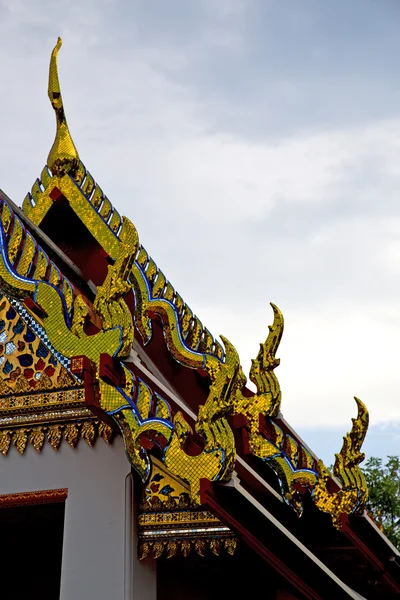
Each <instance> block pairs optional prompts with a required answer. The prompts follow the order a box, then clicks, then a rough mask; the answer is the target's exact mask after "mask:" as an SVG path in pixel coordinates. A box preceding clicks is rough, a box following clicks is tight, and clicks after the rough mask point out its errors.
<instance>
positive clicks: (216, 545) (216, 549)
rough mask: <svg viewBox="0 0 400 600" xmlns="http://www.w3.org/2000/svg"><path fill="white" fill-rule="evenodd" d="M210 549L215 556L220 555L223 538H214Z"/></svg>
mask: <svg viewBox="0 0 400 600" xmlns="http://www.w3.org/2000/svg"><path fill="white" fill-rule="evenodd" d="M210 550H211V552H212V553H213V554H215V556H219V555H220V552H221V540H218V539H217V538H214V539H212V540H211V542H210Z"/></svg>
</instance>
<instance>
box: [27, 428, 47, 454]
mask: <svg viewBox="0 0 400 600" xmlns="http://www.w3.org/2000/svg"><path fill="white" fill-rule="evenodd" d="M44 439H45V436H44V429H43V427H35V428H34V429H32V431H31V434H30V436H29V441H30V443H31V444H32V446H33V447H34V448H35V450H36V451H37V452H40V451H41V449H42V448H43V444H44Z"/></svg>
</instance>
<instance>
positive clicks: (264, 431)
mask: <svg viewBox="0 0 400 600" xmlns="http://www.w3.org/2000/svg"><path fill="white" fill-rule="evenodd" d="M60 47H61V40H60V39H59V40H58V42H57V45H56V47H55V48H54V50H53V52H52V55H51V61H50V72H49V98H50V101H51V104H52V106H53V108H54V110H55V113H56V126H57V127H56V137H55V141H54V144H53V146H52V149H51V151H50V153H49V157H48V160H47V165H46V166H45V167H44V169H43V170H42V173H41V174H40V177H39V178H38V179H37V180H36V182H35V183H34V185H33V187H32V189H31V191H30V192H29V193H28V194H27V196H26V198H25V199H24V201H23V203H22V211H21V210H20V209H18V208H17V207H16V206H15V205H14V204H13V203H12V202H11V200H10V199H8V198H7V196H6V195H5V194H4V193H1V194H0V210H1V220H0V242H1V246H2V252H1V256H0V288H1V290H2V291H3V296H2V299H1V300H0V304H1V302H2V304H1V306H0V340H1V335H3V334H2V330H1V327H2V323H3V321H4V327H3V329H6V330H7V331H12V332H13V333H12V335H11V337H10V339H9V338H8V337H7V338H4V341H3V342H1V344H3V345H5V346H4V348H5V350H4V351H5V354H6V355H7V353H8V355H7V356H8V358H6V356H4V360H3V361H2V362H1V364H0V376H1V386H0V387H1V390H0V396H1V397H0V404H1V410H0V451H2V452H3V454H7V452H8V450H9V447H10V444H11V441H14V440H17V441H14V443H15V445H16V446H17V447H18V445H19V448H18V449H19V450H20V451H21V450H22V453H23V451H24V449H25V447H26V444H27V441H28V435H29V436H30V440H31V443H33V444H34V445H35V444H36V445H35V447H36V449H37V450H39V451H40V449H41V448H42V446H43V444H44V441H45V433H46V432H47V434H48V440H49V442H50V443H51V444H52V445H53V443H52V440H55V439H57V440H59V439H60V436H61V435H62V434H63V435H64V437H65V439H66V440H67V441H69V443H71V445H74V444H76V442H77V439H78V437H79V435H82V437H83V438H84V439H85V440H86V441H87V442H88V443H93V441H94V439H95V437H96V435H97V434H100V435H101V436H102V437H103V438H104V439H105V441H110V439H111V437H112V435H113V434H114V433H117V434H120V435H121V436H122V437H123V439H124V443H125V449H126V453H127V457H128V460H129V461H130V464H131V466H132V467H133V469H134V470H135V471H136V472H137V474H138V476H139V477H140V478H141V480H142V482H143V485H144V490H145V494H144V495H145V498H144V503H143V507H144V508H143V511H144V515H147V514H148V513H149V514H150V513H152V512H153V513H154V507H155V506H156V508H157V507H158V509H159V511H161V512H165V511H166V510H170V511H173V510H175V509H176V510H178V508H179V506H180V503H181V504H182V503H184V502H186V500H185V498H186V497H188V498H189V499H190V507H191V509H192V510H193V511H195V512H196V514H197V513H198V514H200V513H201V511H200V509H199V507H200V506H206V507H207V506H208V507H209V508H210V510H212V513H213V514H214V516H215V517H212V516H211V517H210V516H204V515H203V516H200V517H199V519H203V521H204V522H205V523H206V524H207V527H208V528H210V527H211V528H212V523H213V519H214V518H218V519H220V522H221V523H222V524H225V525H221V527H222V529H221V531H222V530H224V531H225V533H224V535H225V534H226V535H225V537H226V539H229V540H230V541H229V543H228V542H227V543H226V548H227V549H228V551H230V549H232V544H233V542H232V535H234V533H235V535H238V536H239V537H242V539H244V540H245V541H246V543H247V544H248V545H249V546H250V547H253V549H257V551H258V552H259V553H261V554H263V553H264V554H265V560H267V561H269V562H271V561H273V560H275V562H276V565H277V566H276V568H284V569H286V571H287V577H288V578H289V580H290V581H291V582H292V584H293V585H297V584H296V581H297V579H298V571H299V569H300V570H301V569H303V571H304V569H305V570H308V572H309V576H307V582H306V583H305V586H306V588H305V589H307V590H308V589H310V590H313V589H314V588H313V586H314V583H313V577H314V576H313V573H314V572H315V573H317V575H316V577H317V579H318V582H319V583H318V586H317V587H318V589H319V591H315V589H316V588H315V589H314V592H315V594H314V595H312V596H307V597H315V598H317V597H322V596H320V595H318V594H320V593H321V589H323V587H324V585H325V586H326V585H332V586H334V587H335V589H336V588H337V595H336V596H335V597H337V598H339V597H351V598H357V597H360V596H359V595H358V594H357V593H355V592H353V591H352V590H351V589H349V587H348V585H351V586H352V587H354V588H355V589H356V588H357V589H362V590H363V593H366V592H365V590H367V591H368V590H369V589H370V586H369V584H368V585H367V584H365V585H364V584H363V583H362V582H363V578H364V577H365V573H366V570H368V569H372V570H374V577H376V581H377V582H378V583H377V584H376V585H378V587H379V586H380V587H379V589H380V590H383V591H384V593H385V594H387V597H388V598H389V597H394V596H393V593H397V592H395V591H394V590H397V591H399V590H400V571H399V566H400V554H399V552H398V551H397V550H396V549H395V548H394V547H393V546H391V544H390V543H389V542H388V541H387V540H386V539H385V538H384V536H383V535H382V534H381V532H380V531H379V529H378V527H377V526H376V525H375V524H374V523H373V521H372V520H371V518H370V517H369V516H368V515H367V513H366V512H365V503H366V499H367V489H366V484H365V478H364V475H363V473H362V471H361V469H360V468H359V464H360V462H361V461H362V460H363V458H364V455H363V454H362V452H361V446H362V442H363V440H364V437H365V435H366V432H367V427H368V411H367V409H366V407H365V406H364V404H363V403H362V402H361V401H360V400H358V399H356V407H357V417H356V418H354V419H353V424H352V427H351V430H350V432H349V433H348V434H347V435H346V436H345V437H344V441H343V445H342V449H341V451H340V452H339V453H338V454H337V455H336V462H335V466H334V471H333V473H331V472H330V471H329V469H327V467H326V466H325V465H324V464H323V462H322V461H321V460H319V459H318V457H317V456H316V455H315V454H314V453H313V452H312V451H311V450H310V449H309V448H308V447H307V446H306V444H305V443H304V442H303V441H302V440H301V439H300V437H299V436H298V435H297V434H296V432H295V431H294V430H293V429H292V428H291V427H290V425H289V424H288V423H287V422H286V421H285V420H284V419H283V417H282V415H281V413H280V406H281V390H280V385H279V381H278V378H277V376H276V374H275V369H276V368H277V367H278V365H279V359H278V358H277V357H276V354H277V352H278V349H279V343H280V340H281V337H282V334H283V329H284V321H283V316H282V314H281V312H280V310H279V308H278V307H276V306H275V305H272V312H273V323H272V325H271V326H270V327H269V333H268V336H267V339H266V340H264V341H263V342H262V343H261V344H260V348H259V351H258V353H257V356H256V357H255V359H254V360H253V361H252V366H251V369H250V373H249V378H250V379H251V381H252V382H253V383H254V385H255V387H256V389H257V391H256V392H253V391H251V390H250V389H249V388H248V387H247V385H246V384H247V378H246V376H245V374H244V372H243V369H242V367H241V364H240V358H239V354H238V352H237V350H236V348H235V347H234V346H233V345H232V344H231V342H230V341H229V340H227V339H226V338H224V337H223V336H221V340H222V343H221V342H220V341H219V340H218V339H217V338H216V337H214V336H213V335H212V334H211V333H210V331H209V330H208V329H207V328H206V327H204V326H203V324H202V323H201V321H200V319H199V318H198V317H197V316H196V315H194V314H193V312H192V310H191V309H190V308H189V306H188V305H187V304H186V303H185V302H184V300H183V299H182V297H181V296H180V294H179V293H178V292H177V291H176V289H175V288H174V287H173V285H172V284H171V283H170V282H169V281H168V279H167V278H166V276H165V275H164V273H163V272H162V271H161V269H160V268H159V267H158V266H157V265H156V264H155V262H154V261H153V259H152V258H151V256H150V255H149V254H148V252H147V251H146V250H145V248H144V247H143V246H142V244H141V243H140V241H139V235H138V232H137V231H136V228H135V227H134V225H133V224H132V223H131V222H130V221H129V219H127V218H126V217H123V216H121V215H120V214H119V212H118V211H117V210H116V209H115V208H114V207H113V205H112V204H111V202H110V200H109V199H108V197H107V196H106V195H105V194H104V192H103V190H102V189H101V188H100V186H99V185H98V184H97V183H96V181H95V180H94V178H93V176H92V175H91V174H90V173H89V171H88V170H87V169H86V167H85V166H84V164H83V162H82V161H81V159H80V157H79V154H78V151H77V149H76V147H75V145H74V143H73V141H72V136H71V134H70V131H69V128H68V125H67V120H66V115H65V108H64V105H63V101H62V95H61V88H60V83H59V77H58V67H57V56H58V51H59V49H60ZM3 317H4V318H3ZM18 324H19V325H18ZM17 325H18V327H19V329H18V331H17V332H16V330H15V327H16V326H17ZM32 336H34V339H33V338H32V341H31V342H28V341H27V340H28V338H29V339H30V338H31V337H32ZM29 343H30V344H31V346H29V352H27V351H26V344H29ZM7 344H12V346H11V345H9V346H8V350H7V349H6V347H7V346H6V345H7ZM1 347H2V346H1V345H0V350H1ZM39 348H40V350H39ZM40 353H41V354H40ZM24 356H25V358H23V357H24ZM1 360H2V359H1V358H0V361H1ZM24 361H25V362H26V364H25V363H24ZM28 362H29V365H28ZM5 365H9V366H8V367H7V369H5ZM66 391H67V392H68V394H69V396H68V397H67V396H66V393H65V392H66ZM39 392H40V393H39ZM49 405H51V406H52V409H54V410H53V411H52V412H53V417H51V418H50V416H49V412H50V411H49V410H48V406H49ZM54 415H55V417H54ZM54 419H56V422H57V423H56V422H55V420H54ZM28 423H29V425H28ZM88 423H89V425H88ZM49 432H50V433H49ZM85 432H86V433H85ZM57 436H58V437H57ZM85 436H86V437H85ZM18 440H19V441H18ZM71 440H72V441H73V443H72V442H71ZM54 443H55V442H54ZM57 443H59V442H58V441H57ZM55 445H57V444H56V443H55ZM53 447H54V446H53ZM160 464H161V465H162V468H161V467H160ZM160 468H161V471H160ZM162 469H164V470H162ZM157 477H158V478H159V479H160V478H167V477H169V478H170V480H169V481H170V483H169V484H168V486H164V487H163V489H164V490H169V489H171V490H172V491H167V492H166V493H165V496H166V499H165V498H164V499H162V498H161V496H162V495H161V496H160V494H161V492H160V491H159V488H158V487H157V485H156V482H157ZM151 482H153V483H151ZM171 482H175V483H173V484H171ZM146 486H147V487H146ZM151 486H152V487H151ZM174 486H175V487H174ZM156 488H157V489H156ZM154 490H156V491H154ZM153 498H156V500H153ZM160 498H161V500H162V501H161V500H160ZM182 498H183V500H182ZM157 499H158V500H157ZM164 501H165V502H169V504H168V506H167V505H166V504H165V503H164V504H163V502H164ZM166 507H167V508H166ZM181 508H182V507H181ZM158 509H157V510H158ZM185 510H186V509H185ZM146 511H147V512H146ZM146 519H147V520H146ZM142 521H143V524H146V523H149V522H151V523H155V522H156V520H155V518H154V519H153V520H152V518H150V517H149V518H147V516H146V517H143V520H142ZM210 523H211V524H210ZM203 525H204V523H203ZM146 527H147V526H146ZM146 527H145V528H144V529H143V531H142V534H143V540H142V541H143V543H142V548H141V550H142V552H143V554H144V555H148V554H149V553H151V552H153V555H161V553H162V552H163V548H164V546H163V544H162V543H161V542H159V539H158V538H157V535H159V532H157V531H156V530H154V528H153V529H152V530H149V528H148V527H147V529H146ZM224 528H225V529H224ZM227 528H228V532H229V535H228V533H226V529H227ZM149 531H150V533H149ZM272 533H273V535H274V536H276V539H277V540H278V541H277V542H276V543H277V548H276V551H275V559H273V557H272V556H271V549H268V544H267V540H268V536H269V535H272ZM151 535H153V537H151ZM146 536H147V538H146ZM149 536H150V537H149ZM149 539H150V540H151V541H148V540H149ZM164 541H165V545H167V544H168V543H169V542H168V541H166V540H164ZM181 542H182V541H181ZM160 543H161V546H160V545H158V546H157V544H160ZM165 547H167V546H165ZM181 547H182V552H184V550H183V548H184V547H187V546H185V545H184V544H183V542H182V543H181ZM201 547H202V546H201V544H198V548H201ZM370 547H372V548H373V551H371V550H370V549H369V548H370ZM160 548H161V549H160ZM169 548H170V551H171V552H172V550H171V546H169ZM177 548H178V545H177V546H176V548H175V552H176V550H177ZM340 548H345V552H346V557H347V558H348V560H349V564H351V567H350V568H349V567H348V565H347V566H346V567H344V566H343V565H342V564H341V563H340V557H341V556H342V555H341V550H340ZM156 549H157V550H156ZM329 549H330V550H329ZM328 550H329V552H328ZM285 553H286V554H285ZM285 555H286V556H287V555H291V556H292V557H293V559H291V560H292V562H293V564H289V563H290V562H291V561H289V560H286V563H285V560H284V556H285ZM294 557H296V558H294ZM296 561H297V562H296ZM389 563H390V564H389ZM311 564H312V566H310V565H311ZM382 565H383V567H382ZM382 569H383V571H382ZM337 573H339V575H340V576H341V575H342V574H343V573H344V578H345V580H346V582H350V583H349V584H348V585H347V583H343V582H342V581H341V580H340V579H339V578H338V577H339V576H338V575H337ZM296 578H297V579H296ZM315 585H316V584H315ZM363 585H364V587H363ZM320 588H321V589H320ZM314 592H313V593H314ZM307 593H308V592H307ZM380 593H381V592H380ZM382 593H383V592H382ZM371 597H372V596H371ZM374 597H375V596H374Z"/></svg>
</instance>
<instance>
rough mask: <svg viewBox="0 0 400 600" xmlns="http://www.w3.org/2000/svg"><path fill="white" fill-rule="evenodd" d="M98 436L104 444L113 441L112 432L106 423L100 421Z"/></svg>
mask: <svg viewBox="0 0 400 600" xmlns="http://www.w3.org/2000/svg"><path fill="white" fill-rule="evenodd" d="M99 436H100V437H101V438H102V439H103V440H104V441H105V442H106V444H112V441H113V439H114V431H113V429H112V428H111V427H110V426H109V425H106V423H104V422H103V421H100V423H99Z"/></svg>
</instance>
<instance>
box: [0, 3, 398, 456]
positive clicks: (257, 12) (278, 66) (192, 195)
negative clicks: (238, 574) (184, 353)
mask: <svg viewBox="0 0 400 600" xmlns="http://www.w3.org/2000/svg"><path fill="white" fill-rule="evenodd" d="M399 27H400V2H398V0H352V1H351V2H349V1H348V0H335V1H333V0H331V1H328V0H326V1H325V2H321V0H302V1H299V0H168V2H166V1H165V0H110V1H108V0H69V1H68V2H60V1H59V0H52V1H50V0H37V1H35V0H0V52H1V55H0V58H1V60H0V82H1V83H0V141H1V144H0V187H1V188H2V189H3V190H4V191H5V192H6V193H7V194H8V195H9V196H10V197H11V198H12V199H13V200H14V202H16V203H17V204H21V202H22V200H23V198H24V196H25V194H26V192H27V191H28V190H29V189H30V187H31V185H32V183H33V182H34V180H35V178H36V177H37V176H38V175H39V174H40V171H41V169H42V167H43V166H44V164H45V161H46V157H47V154H48V151H49V149H50V147H51V145H52V142H53V137H54V114H53V111H52V109H51V107H50V104H49V101H48V99H47V75H48V62H49V57H50V52H51V50H52V48H53V46H54V44H55V42H56V40H57V36H58V35H60V36H61V37H62V38H63V41H64V45H63V48H62V50H61V51H60V55H59V65H60V78H61V86H62V92H63V98H64V104H65V107H66V113H67V117H68V121H69V125H70V129H71V132H72V136H73V139H74V141H75V144H76V146H77V148H78V150H79V152H80V156H81V159H82V160H83V162H84V163H85V164H86V166H87V168H88V169H89V170H90V171H91V173H92V174H93V175H94V177H95V178H96V180H97V181H98V183H99V184H100V185H101V186H102V188H103V190H104V191H105V192H106V193H107V195H108V196H109V198H110V200H111V201H112V202H113V204H114V205H115V206H116V207H117V208H118V209H119V211H120V212H122V213H123V214H126V215H127V216H128V217H129V218H130V219H131V220H132V221H133V222H134V223H135V225H136V227H137V229H138V231H139V235H140V239H141V242H142V243H143V244H144V246H145V247H146V249H147V250H148V251H149V252H150V254H151V255H152V256H153V258H154V259H155V261H156V262H157V263H158V265H159V266H160V267H161V268H162V269H163V271H164V273H165V274H166V275H167V277H168V278H169V279H170V280H171V282H172V284H173V285H174V286H175V287H176V288H177V289H178V290H179V292H180V293H181V295H182V296H183V298H184V299H185V301H186V302H187V303H188V304H189V305H190V306H191V307H192V309H193V310H194V311H195V312H196V314H197V315H198V316H199V317H200V319H201V320H202V321H203V323H204V324H205V325H206V326H207V327H208V328H209V329H210V330H211V332H212V333H213V334H214V335H219V334H220V333H222V334H224V335H225V336H226V337H228V339H229V340H230V341H231V342H232V343H233V344H234V345H235V346H236V348H237V349H238V351H239V354H240V356H241V358H242V364H243V366H244V368H245V370H246V372H247V371H248V368H249V364H250V359H251V358H252V357H254V356H255V355H256V354H257V351H258V344H259V342H260V341H262V340H263V339H265V336H266V333H267V325H268V324H269V323H271V321H272V310H271V309H270V307H269V304H268V303H269V302H270V301H272V302H274V303H275V304H277V305H278V306H279V307H280V308H281V310H282V312H283V314H284V317H285V332H284V336H283V340H282V344H281V348H280V350H279V353H278V355H279V356H280V358H281V366H280V367H279V368H278V369H277V375H278V377H279V379H280V382H281V387H282V391H283V398H282V412H283V414H284V416H285V418H286V419H287V420H288V421H289V422H290V423H291V424H292V425H293V426H294V427H295V428H297V429H298V430H299V431H300V433H301V434H302V435H303V437H304V438H305V440H306V441H310V440H309V439H308V438H307V435H308V433H309V431H310V430H313V431H311V433H310V434H309V435H310V436H311V438H312V441H313V444H312V445H313V449H315V450H316V451H317V453H319V454H321V455H322V456H323V457H324V458H325V453H327V452H328V450H329V452H331V447H330V446H329V444H330V442H329V441H328V440H331V439H332V440H333V441H332V451H333V450H339V449H340V444H341V436H342V435H343V434H344V433H346V431H347V430H348V428H349V425H350V419H351V417H352V416H355V412H356V407H355V403H354V401H353V400H352V397H353V396H354V395H357V396H359V397H360V398H361V399H362V400H363V401H364V402H365V403H366V404H367V406H368V408H369V410H370V416H371V423H372V430H371V435H370V442H369V445H368V452H369V453H370V454H373V453H374V452H376V453H382V454H386V453H392V454H395V453H397V454H399V453H400V402H399V387H400V370H399V367H398V363H399V341H400V69H399V67H398V57H399V55H400V36H399V35H398V31H399ZM382 432H383V433H382ZM378 434H379V435H378ZM378 438H379V440H380V441H379V440H378ZM335 440H337V441H336V442H335ZM375 441H376V447H374V443H375ZM328 446H329V448H328Z"/></svg>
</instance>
